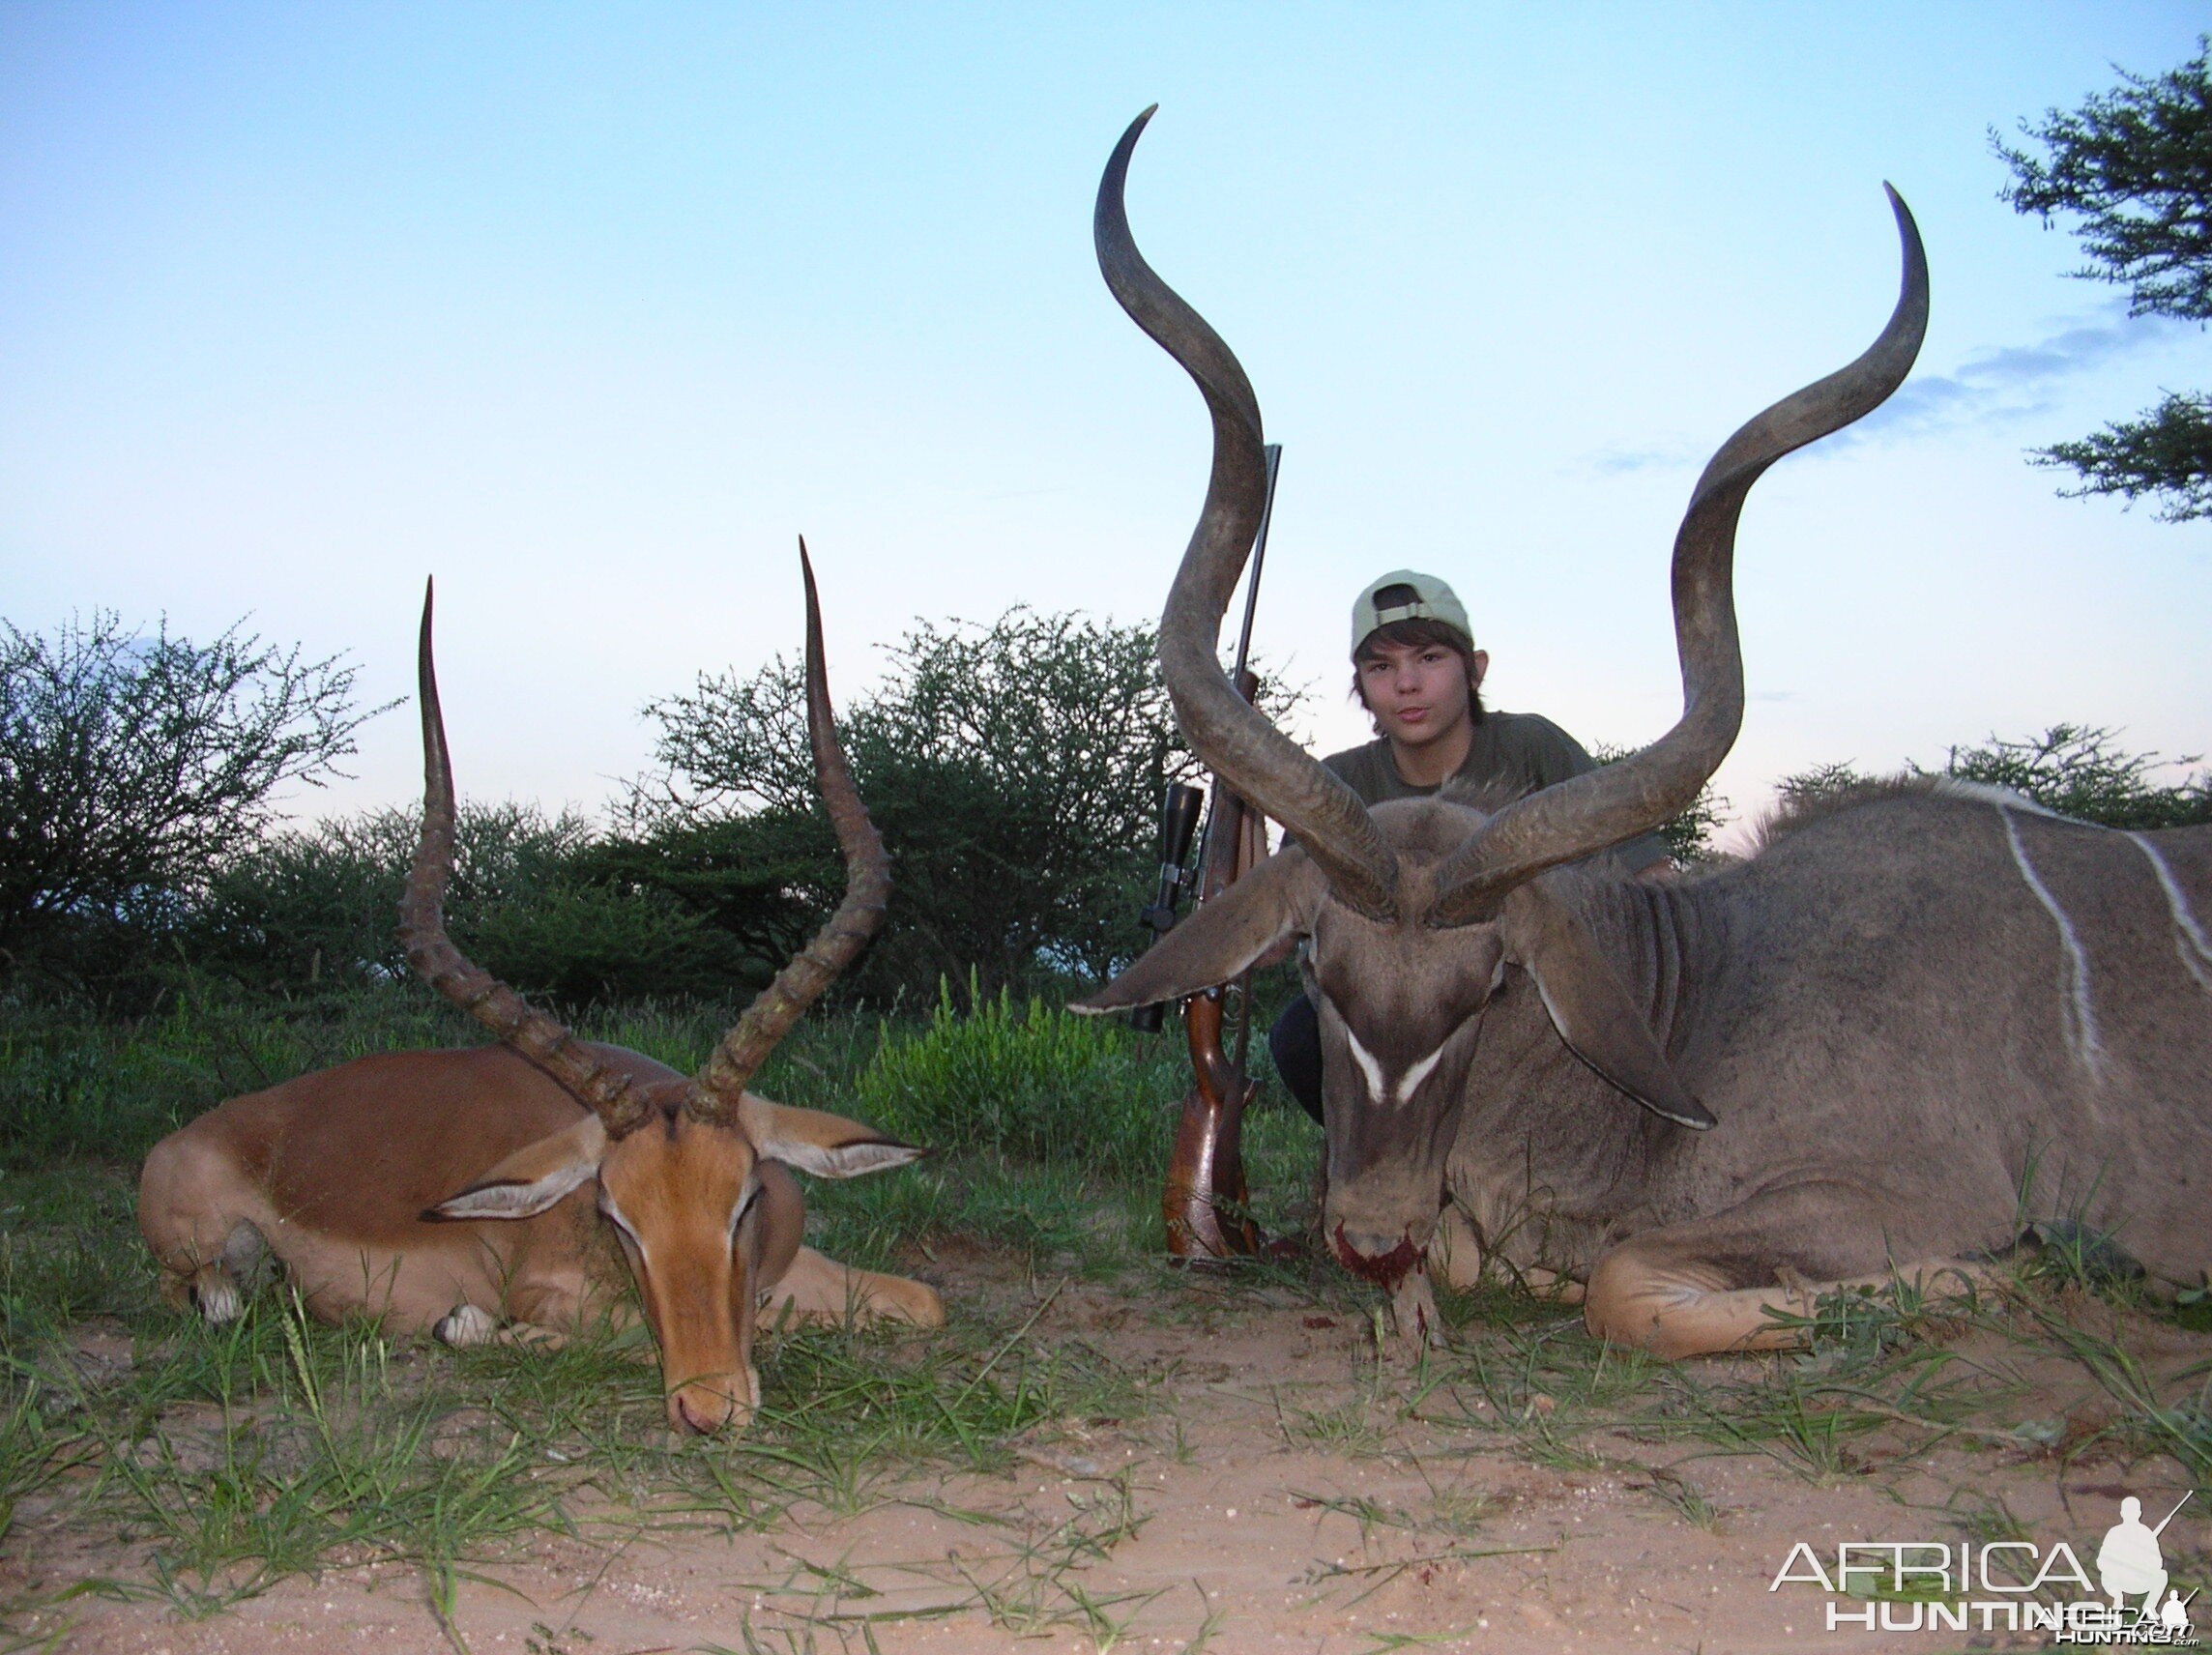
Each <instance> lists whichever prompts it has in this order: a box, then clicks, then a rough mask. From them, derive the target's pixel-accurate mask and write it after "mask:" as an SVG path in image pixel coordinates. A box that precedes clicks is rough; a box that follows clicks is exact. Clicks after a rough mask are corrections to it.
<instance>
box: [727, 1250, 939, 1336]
mask: <svg viewBox="0 0 2212 1655" xmlns="http://www.w3.org/2000/svg"><path fill="white" fill-rule="evenodd" d="M761 1309H762V1313H763V1314H764V1316H765V1317H766V1318H767V1320H768V1321H774V1320H775V1319H776V1318H777V1317H778V1316H780V1315H784V1314H789V1315H791V1316H792V1317H794V1318H796V1319H798V1320H799V1321H833V1322H841V1321H845V1320H846V1319H847V1318H848V1317H854V1318H858V1319H861V1320H870V1319H873V1318H876V1317H883V1318H886V1319H888V1320H889V1321H911V1322H913V1323H914V1324H915V1325H916V1326H917V1327H942V1326H944V1325H945V1303H944V1301H943V1300H942V1299H940V1298H939V1297H938V1296H937V1290H936V1289H935V1288H932V1287H929V1286H927V1285H926V1284H924V1283H921V1282H917V1281H910V1280H908V1279H907V1278H906V1277H905V1276H887V1275H882V1274H879V1273H878V1272H876V1271H874V1270H856V1269H854V1268H853V1267H852V1266H851V1265H849V1264H840V1263H837V1261H836V1260H834V1259H827V1258H824V1257H823V1256H822V1255H821V1254H820V1253H817V1252H816V1251H815V1250H814V1249H813V1248H811V1247H801V1248H800V1250H799V1252H798V1254H797V1256H796V1257H794V1258H793V1259H792V1261H791V1267H790V1268H789V1269H787V1270H785V1271H784V1273H783V1275H782V1277H781V1278H780V1279H778V1280H777V1281H776V1283H775V1284H774V1286H772V1287H771V1288H770V1289H769V1290H768V1292H766V1293H764V1294H763V1295H762V1297H761Z"/></svg>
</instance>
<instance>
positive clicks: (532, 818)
mask: <svg viewBox="0 0 2212 1655" xmlns="http://www.w3.org/2000/svg"><path fill="white" fill-rule="evenodd" d="M455 828H456V833H455V839H456V845H455V850H456V854H455V857H454V871H453V878H452V883H451V886H450V887H449V890H448V893H447V900H446V921H447V929H448V930H449V931H450V932H451V935H452V937H453V940H454V942H455V943H457V944H459V945H460V947H461V949H462V950H463V952H465V953H467V954H468V955H469V956H470V957H471V958H472V959H475V960H476V961H477V962H478V963H479V964H480V965H481V966H483V967H484V969H485V970H487V971H489V972H491V973H494V974H495V975H497V976H500V977H503V978H505V979H506V980H507V981H509V982H510V983H512V984H514V986H515V987H517V988H519V989H521V990H522V991H523V992H524V993H525V994H530V995H534V996H537V997H538V998H540V999H542V1000H544V1001H546V1002H549V1003H551V1004H553V1005H557V1006H561V1007H565V1008H568V1009H571V1010H572V1009H574V1008H576V1007H578V1006H582V1005H587V1004H591V1003H593V1002H613V1001H632V1000H645V999H655V998H660V999H666V998H672V997H673V998H685V997H695V998H709V999H712V998H720V997H724V996H727V995H729V994H731V993H733V992H737V991H739V990H742V989H748V988H752V987H758V986H759V985H760V984H761V983H763V982H766V981H767V978H768V975H769V974H770V973H771V972H772V970H773V967H772V966H771V967H768V968H767V969H765V970H764V969H761V968H760V967H759V966H758V965H757V963H753V962H748V960H747V957H746V955H745V952H744V950H743V948H742V946H741V945H740V944H739V943H738V942H737V941H736V940H735V939H734V938H732V937H731V936H730V935H729V934H727V933H726V932H724V931H722V930H720V929H718V928H717V927H716V926H715V925H714V924H713V923H712V922H711V921H710V920H709V919H707V918H705V917H702V916H701V915H699V914H697V913H695V912H692V911H691V910H689V909H687V908H685V907H684V905H683V904H682V903H680V902H679V901H678V900H677V899H676V898H675V897H674V896H673V895H671V894H670V893H669V892H668V891H666V890H663V889H660V888H658V887H656V886H652V885H650V884H642V883H640V882H637V881H634V880H626V879H624V878H623V877H621V874H620V871H619V867H617V866H614V865H611V864H613V863H616V862H618V861H619V857H617V856H616V855H615V854H616V853H617V852H619V851H620V850H621V849H622V847H621V846H620V845H619V843H613V844H611V843H610V842H609V841H608V840H607V839H606V837H605V836H604V835H603V834H602V833H601V832H600V830H599V829H597V827H595V826H594V825H593V824H592V823H591V821H590V820H589V819H587V818H585V817H583V816H580V815H577V814H575V813H574V812H570V811H564V812H562V813H561V814H560V815H558V816H547V815H546V814H545V813H544V812H542V811H540V810H538V808H537V807H536V806H533V805H520V804H514V803H501V804H478V803H470V802H466V801H464V802H463V803H462V804H461V805H460V807H459V809H458V811H457V820H456V823H455ZM416 832H417V819H416V817H415V814H414V812H412V811H408V810H398V809H388V810H379V811H371V812H367V813H365V814H363V815H359V816H352V817H343V818H338V819H335V820H333V821H330V822H325V823H321V824H318V825H316V826H315V827H308V828H295V829H288V830H286V831H284V832H281V833H277V834H275V835H272V836H271V837H270V838H268V839H266V840H264V841H263V842H262V843H261V844H259V845H257V846H255V847H253V848H252V849H251V850H250V851H249V852H247V854H246V855H244V856H242V857H238V858H236V859H235V860H233V861H232V862H231V863H230V864H229V865H227V866H226V867H224V868H222V869H221V870H220V871H218V873H217V874H216V875H215V877H214V878H213V879H212V880H211V881H210V882H209V887H208V892H207V897H206V900H205V902H204V903H203V904H202V905H201V907H200V908H199V909H198V910H197V911H196V912H195V913H194V914H193V915H192V916H191V918H190V920H189V924H188V926H187V927H186V929H185V933H184V934H185V936H186V937H187V939H188V947H187V950H186V951H187V952H188V953H189V957H190V959H191V961H192V964H193V967H194V969H195V970H197V971H199V972H201V973H218V974H220V975H222V976H225V977H228V978H230V979H232V980H235V981H237V982H239V983H241V984H244V985H247V986H248V987H251V988H254V989H257V990H260V991H263V992H270V993H282V994H291V995H299V994H303V993H308V992H312V991H315V990H317V989H319V988H322V987H325V986H328V987H329V988H331V989H334V990H343V989H345V988H350V987H358V986H361V985H364V984H369V983H376V982H386V981H393V980H395V979H403V978H405V977H406V976H407V974H408V967H407V959H406V955H405V953H404V951H403V950H402V949H401V947H400V945H399V937H398V924H397V915H398V907H399V894H400V887H401V886H402V884H403V883H404V881H405V879H406V873H407V865H408V861H409V858H410V857H412V856H413V855H414V850H415V837H416ZM777 963H778V964H780V961H778V962H777Z"/></svg>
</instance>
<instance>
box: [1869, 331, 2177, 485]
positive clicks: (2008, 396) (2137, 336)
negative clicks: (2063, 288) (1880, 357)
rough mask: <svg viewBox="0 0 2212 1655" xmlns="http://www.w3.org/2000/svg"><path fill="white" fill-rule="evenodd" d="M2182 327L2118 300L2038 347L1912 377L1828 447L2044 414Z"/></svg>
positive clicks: (2003, 349)
mask: <svg viewBox="0 0 2212 1655" xmlns="http://www.w3.org/2000/svg"><path fill="white" fill-rule="evenodd" d="M2184 326H2185V324H2182V323H2179V322H2175V321H2173V320H2171V319H2169V318H2168V317H2164V316H2130V315H2129V314H2127V309H2126V306H2125V305H2121V304H2120V303H2118V302H2116V301H2115V302H2114V303H2113V304H2111V305H2108V306H2106V307H2105V309H2104V312H2103V314H2102V315H2101V316H2100V317H2098V318H2097V319H2095V320H2091V321H2075V322H2072V323H2070V324H2068V325H2067V326H2065V327H2062V328H2060V329H2059V330H2058V332H2056V333H2054V334H2050V335H2049V336H2048V337H2046V338H2042V339H2039V340H2037V341H2036V342H2035V343H2033V344H2027V345H2003V346H1999V347H1996V348H1994V349H1988V350H1982V351H1979V352H1977V353H1975V354H1974V355H1973V356H1970V357H1968V358H1967V359H1966V360H1965V362H1963V363H1960V364H1959V365H1958V366H1957V367H1956V368H1954V369H1953V370H1952V371H1951V372H1949V373H1915V374H1914V375H1913V376H1912V377H1911V378H1910V379H1908V380H1906V382H1905V384H1904V385H1903V386H1901V387H1899V388H1898V392H1897V394H1896V395H1894V396H1892V397H1891V398H1890V399H1889V400H1888V401H1887V402H1885V403H1883V404H1882V405H1881V406H1880V407H1879V408H1877V409H1876V410H1875V411H1874V412H1873V413H1872V414H1870V415H1868V416H1867V417H1866V418H1865V419H1864V420H1862V421H1859V422H1858V423H1857V424H1856V425H1853V426H1851V427H1850V428H1849V429H1848V430H1845V431H1841V432H1838V433H1837V435H1836V436H1835V437H1833V438H1831V439H1830V440H1829V445H1828V446H1829V447H1830V449H1831V450H1835V449H1844V448H1848V447H1850V446H1852V445H1853V444H1858V443H1869V442H1879V441H1882V440H1883V439H1885V438H1891V437H1907V436H1922V435H1925V434H1927V433H1928V432H1931V431H1950V430H1956V429H1958V428H1959V427H1961V426H1963V425H1997V424H2004V423H2007V422H2009V421H2015V420H2023V419H2026V418H2028V417H2029V416H2032V415H2036V414H2042V413H2045V412H2047V411H2049V410H2050V409H2051V408H2052V407H2053V406H2054V405H2055V404H2056V401H2057V395H2056V392H2057V390H2058V388H2059V386H2060V385H2061V384H2062V383H2063V382H2064V381H2066V380H2069V379H2073V378H2075V377H2077V376H2079V375H2081V374H2084V373H2087V372H2089V371H2090V370H2092V369H2094V368H2097V367H2101V366H2103V365H2104V364H2105V363H2109V362H2111V361H2114V360H2115V359H2117V358H2120V357H2125V356H2129V355H2132V354H2133V353H2135V352H2137V351H2139V350H2142V349H2144V348H2145V347H2147V346H2151V345H2156V344H2160V343H2163V342H2165V341H2166V340H2168V339H2169V338H2171V337H2172V336H2173V334H2175V333H2177V332H2179V331H2180V330H2181V329H2182V328H2183V327H2184Z"/></svg>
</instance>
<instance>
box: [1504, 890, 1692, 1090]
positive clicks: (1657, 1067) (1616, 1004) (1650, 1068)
mask: <svg viewBox="0 0 2212 1655" xmlns="http://www.w3.org/2000/svg"><path fill="white" fill-rule="evenodd" d="M1499 917H1500V921H1501V925H1500V928H1501V930H1502V931H1503V934H1504V939H1505V957H1506V959H1508V960H1509V961H1511V962H1512V963H1513V964H1514V965H1517V966H1519V967H1521V969H1522V970H1524V971H1526V972H1527V973H1528V974H1529V975H1530V976H1532V977H1534V978H1535V979H1536V992H1537V993H1538V994H1540V995H1541V996H1542V997H1543V1000H1544V1009H1545V1011H1547V1012H1548V1013H1550V1015H1551V1019H1552V1027H1553V1028H1554V1029H1557V1031H1559V1038H1560V1039H1562V1040H1564V1041H1565V1042H1566V1043H1567V1049H1568V1050H1569V1051H1571V1052H1573V1053H1574V1055H1575V1056H1576V1057H1578V1058H1580V1059H1582V1060H1583V1061H1584V1062H1586V1063H1587V1064H1589V1066H1590V1067H1591V1068H1593V1069H1595V1070H1596V1071H1597V1072H1598V1073H1599V1074H1601V1075H1603V1076H1604V1077H1605V1078H1606V1079H1607V1080H1608V1081H1611V1082H1612V1083H1613V1084H1614V1085H1615V1086H1616V1087H1618V1088H1619V1089H1621V1090H1622V1091H1624V1092H1626V1093H1627V1094H1628V1095H1629V1096H1630V1097H1632V1098H1634V1099H1635V1100H1636V1101H1637V1102H1638V1103H1641V1104H1642V1105H1643V1106H1644V1108H1645V1109H1648V1110H1649V1111H1651V1113H1652V1114H1654V1115H1656V1116H1659V1117H1661V1118H1664V1119H1667V1120H1672V1121H1674V1122H1676V1123H1677V1124H1679V1125H1682V1126H1688V1127H1691V1128H1694V1129H1695V1130H1697V1131H1700V1132H1703V1131H1705V1130H1707V1129H1708V1128H1710V1127H1712V1126H1715V1125H1717V1124H1719V1123H1718V1122H1717V1121H1716V1120H1715V1119H1714V1118H1713V1117H1712V1115H1711V1114H1710V1112H1708V1111H1707V1110H1706V1108H1705V1106H1704V1105H1703V1104H1702V1103H1700V1102H1699V1101H1698V1100H1697V1099H1696V1098H1694V1097H1692V1096H1691V1095H1690V1094H1689V1091H1688V1090H1687V1089H1685V1088H1684V1087H1683V1085H1682V1083H1681V1081H1680V1080H1679V1079H1677V1078H1676V1076H1675V1074H1674V1064H1672V1063H1670V1062H1669V1061H1668V1060H1667V1054H1666V1053H1665V1052H1664V1051H1662V1050H1661V1049H1660V1046H1659V1042H1658V1040H1657V1039H1655V1038H1654V1037H1653V1035H1652V1033H1651V1027H1650V1025H1649V1024H1648V1023H1647V1022H1646V1021H1645V1020H1644V1014H1643V1013H1642V1012H1640V1011H1638V1010H1637V1009H1636V1007H1635V1006H1634V1005H1633V1004H1631V1003H1630V1002H1629V999H1628V991H1627V990H1626V989H1624V988H1622V987H1621V986H1620V979H1619V978H1618V977H1617V976H1615V974H1614V972H1613V968H1612V967H1611V966H1609V965H1608V964H1606V961H1605V956H1604V955H1603V954H1602V953H1600V952H1599V951H1598V946H1597V944H1596V942H1595V941H1594V940H1593V939H1592V938H1591V936H1590V934H1589V932H1588V931H1586V930H1585V929H1584V927H1583V922H1582V921H1581V920H1580V919H1578V918H1577V917H1576V916H1575V915H1574V914H1573V913H1572V911H1570V910H1569V909H1568V908H1567V906H1566V905H1565V904H1564V903H1562V902H1560V901H1559V900H1558V899H1557V897H1555V896H1554V895H1553V894H1552V893H1551V892H1550V890H1548V889H1547V888H1546V887H1545V886H1544V885H1543V883H1542V881H1540V880H1538V881H1531V882H1530V883H1528V885H1524V886H1520V887H1519V888H1518V889H1516V890H1515V891H1514V892H1513V894H1512V895H1511V896H1509V897H1507V898H1506V899H1505V910H1504V913H1503V914H1502V915H1500V916H1499Z"/></svg>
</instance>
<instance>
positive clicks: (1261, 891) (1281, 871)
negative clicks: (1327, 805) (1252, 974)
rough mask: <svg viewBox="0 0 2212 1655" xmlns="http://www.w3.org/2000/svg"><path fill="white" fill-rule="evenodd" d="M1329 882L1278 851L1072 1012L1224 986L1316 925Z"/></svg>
mask: <svg viewBox="0 0 2212 1655" xmlns="http://www.w3.org/2000/svg"><path fill="white" fill-rule="evenodd" d="M1327 892H1328V882H1327V880H1326V879H1325V878H1324V877H1323V874H1322V871H1321V869H1319V868H1317V867H1315V866H1314V864H1313V862H1312V861H1311V860H1310V859H1309V858H1308V857H1307V856H1306V854H1305V853H1304V852H1303V851H1301V850H1299V849H1298V848H1297V847H1296V846H1295V845H1294V846H1292V847H1291V848H1289V849H1288V850H1283V851H1278V852H1276V853H1275V855H1273V856H1272V857H1268V858H1267V859H1266V861H1264V862H1262V863H1261V864H1260V865H1259V866H1258V867H1256V868H1254V869H1253V870H1252V871H1251V872H1250V873H1248V874H1246V875H1245V876H1244V877H1243V878H1242V879H1240V880H1238V881H1237V883H1236V884H1235V885H1233V886H1230V887H1229V888H1228V889H1227V890H1226V891H1224V892H1223V893H1222V894H1221V895H1219V896H1217V897H1215V898H1214V899H1213V900H1212V901H1211V902H1208V903H1202V904H1200V905H1199V908H1198V910H1197V912H1195V913H1193V914H1191V915H1189V916H1188V917H1186V918H1185V919H1184V920H1183V921H1182V922H1181V923H1180V924H1179V925H1178V926H1177V927H1176V928H1175V929H1174V930H1173V931H1170V932H1169V933H1168V934H1167V935H1166V936H1165V937H1162V938H1161V939H1160V940H1159V941H1158V942H1157V943H1154V944H1152V945H1151V946H1150V948H1148V949H1147V950H1146V951H1145V955H1144V958H1142V959H1140V960H1139V961H1138V962H1137V963H1136V964H1135V965H1133V966H1131V967H1130V968H1129V969H1128V970H1127V971H1125V972H1123V973H1121V975H1120V976H1118V977H1116V978H1115V979H1114V980H1113V981H1112V982H1110V983H1108V984H1107V985H1106V986H1105V987H1104V988H1102V989H1100V990H1099V991H1098V992H1097V993H1096V994H1091V995H1086V996H1085V997H1084V998H1083V999H1081V1000H1077V1001H1071V1002H1068V1007H1067V1009H1068V1010H1070V1011H1075V1012H1081V1013H1082V1014H1083V1015H1084V1016H1086V1017H1094V1016H1097V1015H1098V1014H1100V1013H1102V1012H1107V1011H1125V1010H1127V1009H1128V1008H1129V1007H1130V1006H1133V1005H1154V1004H1157V1003H1158V1002H1161V1001H1168V1000H1181V999H1183V998H1185V997H1186V996H1189V995H1194V994H1197V993H1199V992H1200V991H1201V990H1204V989H1209V988H1212V987H1213V986H1214V985H1215V984H1216V983H1225V982H1227V981H1229V980H1230V979H1231V978H1232V977H1234V976H1236V975H1237V973H1239V972H1241V971H1242V970H1243V969H1244V968H1245V967H1246V966H1248V965H1250V964H1251V963H1252V962H1253V961H1254V960H1256V959H1258V958H1259V957H1260V956H1261V955H1262V954H1265V953H1266V951H1267V950H1268V949H1269V948H1271V947H1273V946H1274V945H1275V944H1277V943H1280V942H1282V941H1283V939H1285V938H1286V937H1293V936H1296V935H1297V934H1299V933H1301V932H1305V931H1310V930H1311V929H1312V928H1313V915H1314V911H1315V910H1316V909H1317V908H1319V907H1320V906H1321V902H1322V898H1323V897H1324V896H1325V895H1326V894H1327Z"/></svg>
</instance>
